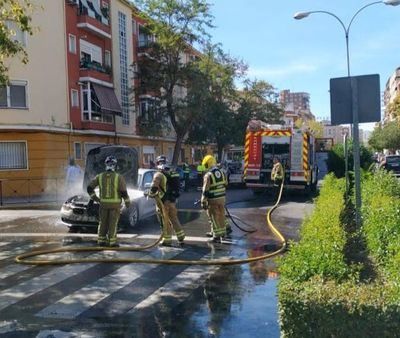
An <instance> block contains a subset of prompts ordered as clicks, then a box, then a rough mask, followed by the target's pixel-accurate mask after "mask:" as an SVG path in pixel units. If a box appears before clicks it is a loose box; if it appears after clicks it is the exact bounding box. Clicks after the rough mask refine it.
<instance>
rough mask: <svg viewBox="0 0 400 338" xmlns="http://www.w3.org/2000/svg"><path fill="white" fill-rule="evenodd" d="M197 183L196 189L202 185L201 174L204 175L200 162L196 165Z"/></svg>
mask: <svg viewBox="0 0 400 338" xmlns="http://www.w3.org/2000/svg"><path fill="white" fill-rule="evenodd" d="M196 170H197V183H198V190H201V187H202V185H203V175H204V171H205V168H204V165H203V164H202V163H199V164H198V165H197V168H196Z"/></svg>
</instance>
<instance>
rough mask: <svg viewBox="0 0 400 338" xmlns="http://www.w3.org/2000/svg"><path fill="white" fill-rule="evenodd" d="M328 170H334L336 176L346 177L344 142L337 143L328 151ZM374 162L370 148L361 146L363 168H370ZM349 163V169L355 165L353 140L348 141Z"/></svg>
mask: <svg viewBox="0 0 400 338" xmlns="http://www.w3.org/2000/svg"><path fill="white" fill-rule="evenodd" d="M326 164H327V166H328V171H329V172H333V173H334V174H335V176H336V177H338V178H340V177H344V174H345V160H344V146H343V144H340V143H339V144H335V145H334V146H333V148H332V150H330V151H329V152H328V159H327V162H326ZM371 164H372V153H371V151H370V150H368V148H366V147H365V146H363V145H361V146H360V165H361V168H363V169H365V170H368V168H369V167H370V165H371ZM348 165H349V170H352V169H351V168H353V167H354V161H353V142H352V141H350V142H349V143H348Z"/></svg>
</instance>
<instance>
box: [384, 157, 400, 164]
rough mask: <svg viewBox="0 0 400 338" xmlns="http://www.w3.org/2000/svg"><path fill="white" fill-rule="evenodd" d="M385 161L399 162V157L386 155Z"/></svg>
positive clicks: (389, 162) (390, 162) (388, 162)
mask: <svg viewBox="0 0 400 338" xmlns="http://www.w3.org/2000/svg"><path fill="white" fill-rule="evenodd" d="M386 163H387V164H395V163H400V157H387V158H386Z"/></svg>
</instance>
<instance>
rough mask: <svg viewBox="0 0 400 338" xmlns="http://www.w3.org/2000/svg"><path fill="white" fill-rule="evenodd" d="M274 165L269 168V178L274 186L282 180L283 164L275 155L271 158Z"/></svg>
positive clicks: (278, 184)
mask: <svg viewBox="0 0 400 338" xmlns="http://www.w3.org/2000/svg"><path fill="white" fill-rule="evenodd" d="M273 163H274V166H273V167H272V170H271V180H272V181H273V182H274V186H275V187H279V186H280V185H281V183H282V180H283V166H282V164H281V162H280V161H279V159H278V158H277V157H274V159H273Z"/></svg>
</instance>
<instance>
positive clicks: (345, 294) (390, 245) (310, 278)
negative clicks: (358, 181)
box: [278, 171, 400, 338]
mask: <svg viewBox="0 0 400 338" xmlns="http://www.w3.org/2000/svg"><path fill="white" fill-rule="evenodd" d="M363 180H364V182H363V183H364V184H363V201H364V204H363V209H362V217H363V221H364V225H363V227H362V228H361V229H359V228H355V229H353V230H352V225H351V223H352V222H353V220H352V218H351V217H348V216H349V215H351V210H350V213H349V212H348V211H349V210H347V209H346V208H347V207H348V206H349V205H351V204H347V206H345V203H344V199H343V192H344V182H343V181H342V180H338V179H335V178H333V176H332V175H329V176H328V177H327V179H326V180H324V184H323V187H322V189H321V194H320V196H319V198H318V199H317V201H316V206H315V210H314V212H313V214H312V215H311V216H310V217H309V218H308V219H306V220H305V221H304V223H303V225H302V229H301V240H300V242H299V243H298V244H294V245H293V247H291V249H290V252H289V253H288V255H287V256H286V257H284V258H282V259H281V260H280V263H281V265H280V268H279V270H280V272H281V278H280V281H279V286H278V296H279V320H280V325H281V336H282V337H299V338H303V337H399V336H400V334H399V332H400V199H399V197H400V183H399V181H398V180H396V179H395V178H394V177H393V176H392V175H390V174H388V173H385V172H382V171H378V172H377V173H376V174H374V175H372V174H365V175H364V177H363ZM341 215H342V216H343V215H345V216H346V217H347V218H346V217H341ZM342 223H343V224H342ZM351 231H355V232H353V234H352V233H351ZM357 232H358V234H357ZM357 235H358V236H359V238H361V239H363V238H365V239H366V240H364V241H363V242H366V243H367V250H366V249H365V245H364V246H363V247H362V248H361V247H357V245H355V246H354V248H355V249H358V250H359V252H358V254H359V255H360V256H364V255H365V257H367V258H369V257H368V252H370V256H371V258H372V263H374V262H375V263H378V264H375V265H374V264H372V263H370V262H368V263H370V264H372V265H373V270H374V272H375V274H371V275H368V276H369V277H368V278H369V279H364V280H363V282H361V279H360V278H359V276H358V274H356V273H355V272H357V269H355V268H357V266H356V265H354V264H353V265H352V264H349V265H347V264H346V261H347V262H351V260H348V257H346V250H345V247H346V236H347V237H348V238H350V239H351V237H352V236H353V237H354V236H357ZM361 251H364V252H361ZM356 254H357V252H356ZM361 262H362V263H361ZM366 265H367V262H363V261H362V260H361V261H360V263H359V266H358V267H359V271H361V270H362V269H364V268H365V266H366Z"/></svg>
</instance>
